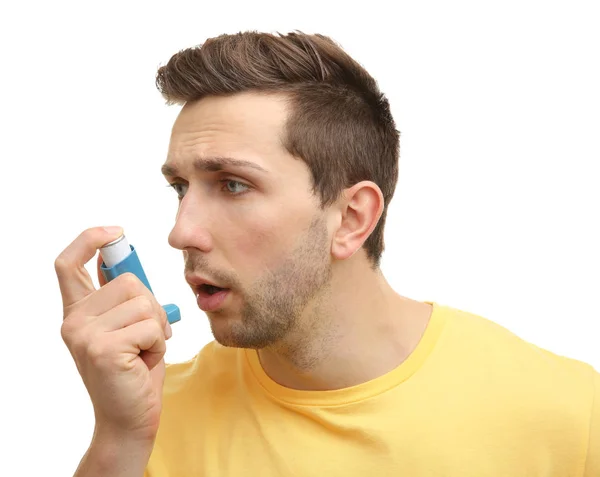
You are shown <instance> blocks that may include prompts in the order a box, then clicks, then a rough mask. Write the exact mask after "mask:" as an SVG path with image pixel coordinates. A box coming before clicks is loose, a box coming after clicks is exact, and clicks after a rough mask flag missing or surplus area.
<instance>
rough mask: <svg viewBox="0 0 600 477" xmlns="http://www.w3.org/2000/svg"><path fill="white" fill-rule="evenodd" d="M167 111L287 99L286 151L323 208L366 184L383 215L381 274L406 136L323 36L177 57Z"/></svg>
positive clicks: (250, 39)
mask: <svg viewBox="0 0 600 477" xmlns="http://www.w3.org/2000/svg"><path fill="white" fill-rule="evenodd" d="M156 86H157V88H158V89H159V91H160V92H161V94H162V95H163V97H164V98H165V99H166V101H167V104H185V103H186V102H191V101H196V100H199V99H201V98H203V97H206V96H229V95H234V94H236V93H242V92H252V91H255V92H262V93H285V94H286V96H287V97H288V99H289V101H290V103H289V104H290V112H289V114H288V118H287V121H286V124H285V125H284V137H283V145H284V147H285V148H286V149H287V151H288V152H289V153H290V154H291V155H292V156H294V157H297V158H299V159H301V160H303V161H304V162H305V163H306V164H307V166H308V168H309V170H310V172H311V175H312V187H313V193H315V194H318V197H319V198H320V201H321V207H322V208H325V207H327V206H328V205H331V204H333V203H334V202H335V201H336V200H337V199H338V198H339V197H340V194H341V193H342V192H343V191H344V189H346V188H348V187H352V186H353V185H354V184H356V183H358V182H360V181H363V180H368V181H372V182H374V183H375V184H377V186H379V188H380V189H381V191H382V193H383V198H384V209H383V213H382V215H381V218H380V219H379V222H378V224H377V226H376V227H375V229H374V230H373V232H372V233H371V235H370V236H369V237H368V238H367V240H366V241H365V243H364V244H363V247H364V249H365V251H366V254H367V257H368V259H369V260H370V262H371V264H372V268H373V269H376V268H379V266H380V261H381V255H382V253H383V250H384V240H383V229H384V226H385V218H386V214H387V208H388V205H389V203H390V201H391V199H392V197H393V195H394V190H395V188H396V182H397V180H398V158H399V138H400V132H399V131H397V130H396V126H395V123H394V120H393V118H392V114H391V111H390V106H389V103H388V100H387V98H386V97H385V95H384V94H382V93H381V92H380V91H379V87H378V85H377V82H376V81H375V80H374V79H373V77H371V75H369V73H368V72H367V71H366V70H365V69H364V68H363V67H362V66H361V65H360V64H359V63H357V62H356V61H355V60H353V59H352V58H351V57H350V56H349V55H348V54H347V53H346V52H345V51H344V50H343V49H342V48H341V47H340V46H339V45H338V44H337V43H335V42H334V41H333V40H332V39H330V38H329V37H326V36H324V35H319V34H315V35H309V34H304V33H302V32H293V33H288V34H286V35H281V34H279V33H278V34H277V35H275V34H270V33H259V32H255V31H247V32H240V33H237V34H231V35H220V36H217V37H214V38H210V39H208V40H206V41H205V42H204V43H203V44H201V45H198V46H195V47H192V48H187V49H185V50H182V51H179V52H178V53H176V54H175V55H173V56H172V57H171V59H170V60H169V61H168V63H167V64H166V65H164V66H161V67H160V68H159V69H158V72H157V74H156Z"/></svg>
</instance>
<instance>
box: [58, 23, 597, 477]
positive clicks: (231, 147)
mask: <svg viewBox="0 0 600 477" xmlns="http://www.w3.org/2000/svg"><path fill="white" fill-rule="evenodd" d="M157 85H158V87H159V89H160V91H161V92H162V94H163V96H164V97H165V98H166V99H167V100H168V102H170V103H178V104H183V105H184V106H183V108H182V110H181V113H180V115H179V116H178V118H177V120H176V122H175V125H174V127H173V131H172V136H171V142H170V147H169V153H168V157H167V160H166V162H165V164H164V165H163V169H162V171H163V174H164V175H165V177H166V179H167V180H168V182H169V183H170V184H172V186H173V188H174V189H175V191H176V193H177V195H178V198H179V208H178V212H177V218H176V222H175V225H174V228H173V230H172V232H171V234H170V236H169V243H170V244H171V245H172V246H173V247H175V248H178V249H180V250H182V251H183V256H184V260H185V279H186V280H187V282H188V283H189V285H190V287H191V289H192V290H193V292H194V293H195V294H196V295H197V297H198V305H199V307H200V308H201V309H202V310H204V311H205V312H206V315H207V316H208V319H209V321H210V325H211V328H212V331H213V334H214V337H215V341H214V342H212V343H211V344H209V345H207V346H206V347H205V348H204V349H203V350H202V351H200V352H199V353H198V355H197V356H196V357H194V359H192V360H190V361H188V362H185V363H179V364H172V365H169V366H167V367H166V377H165V364H164V361H163V355H164V352H165V339H168V338H169V337H170V336H171V330H170V327H169V325H168V323H167V322H166V317H165V314H164V311H163V310H162V308H161V307H160V306H159V305H158V303H157V302H156V300H155V299H154V297H153V296H152V295H151V294H150V293H149V292H148V290H147V289H146V288H145V287H144V286H143V285H142V284H141V283H140V282H139V280H137V278H135V277H133V276H131V275H123V276H121V277H119V278H117V279H116V280H113V281H111V282H110V283H104V282H103V280H102V277H100V280H101V284H102V285H103V286H101V288H100V289H99V290H95V289H94V286H93V284H92V281H91V279H90V277H89V276H88V275H87V273H86V272H85V268H84V264H85V263H86V262H87V261H89V260H90V259H91V258H92V257H93V256H94V254H95V253H96V250H97V249H98V248H99V247H101V246H102V245H103V244H105V243H107V242H109V241H111V240H114V239H115V238H117V237H118V236H119V235H120V233H121V231H120V230H119V229H118V228H117V229H116V230H110V229H104V228H94V229H89V230H87V231H85V232H84V233H83V234H81V235H80V236H79V237H78V238H77V239H76V240H75V241H74V242H73V243H72V244H71V245H70V246H69V247H67V248H66V249H65V250H64V251H63V252H62V253H61V255H60V256H59V257H58V258H57V260H56V264H55V266H56V271H57V275H58V278H59V282H60V287H61V293H62V296H63V303H64V316H65V318H64V322H63V326H62V336H63V339H64V340H65V342H66V344H67V346H68V347H69V349H70V350H71V352H72V354H73V357H74V359H75V361H76V363H77V366H78V369H79V372H80V373H81V376H82V378H83V380H84V382H85V384H86V386H87V389H88V391H89V393H90V396H91V399H92V402H93V404H94V411H95V417H96V429H95V432H94V438H93V440H92V443H91V445H90V448H89V450H88V452H87V453H86V455H85V456H84V458H83V460H82V462H81V464H80V466H79V468H78V470H77V473H76V475H78V476H95V475H111V476H113V477H119V476H127V477H134V476H138V477H139V476H142V475H146V476H150V477H158V476H160V477H168V476H171V477H175V476H217V475H218V476H240V475H256V476H266V477H268V476H285V475H290V476H291V475H294V476H316V475H326V476H333V475H340V476H341V475H344V476H348V475H357V476H358V475H361V476H362V475H368V474H369V473H372V475H410V476H411V477H422V476H461V477H465V476H477V477H481V476H507V475H510V476H512V477H514V476H528V477H532V476H538V475H539V476H542V475H543V476H546V477H549V476H555V477H559V476H560V477H564V476H567V475H568V476H585V477H592V476H595V477H598V476H599V475H600V374H598V373H597V372H596V371H595V370H594V369H593V368H592V367H591V366H590V365H587V364H585V363H582V362H579V361H576V360H573V359H568V358H565V357H560V356H557V355H555V354H552V353H551V352H549V351H545V350H542V349H540V348H538V347H536V346H534V345H532V344H529V343H527V342H524V341H523V340H521V339H519V338H518V337H517V336H515V335H514V334H512V333H510V332H509V331H507V330H505V329H504V328H502V327H500V326H498V325H496V324H494V323H492V322H490V321H488V320H486V319H484V318H482V317H478V316H475V315H473V314H470V313H467V312H463V311H460V310H456V309H452V308H449V307H446V306H442V305H439V304H437V303H433V302H425V303H423V302H418V301H415V300H411V299H409V298H406V297H403V296H401V295H399V294H398V293H396V292H395V291H394V290H393V289H392V288H391V287H390V285H389V284H388V283H387V281H386V279H385V278H384V276H383V275H382V273H381V271H380V269H379V261H380V257H381V254H382V251H383V227H384V223H385V216H386V210H387V206H388V204H389V203H390V200H391V199H392V196H393V193H394V189H395V185H396V180H397V175H398V140H399V135H398V132H397V130H396V128H395V124H394V121H393V119H392V117H391V114H390V109H389V105H388V102H387V100H386V98H385V96H384V95H382V94H381V92H380V91H379V89H378V87H377V84H376V83H375V81H374V80H373V78H371V76H369V74H368V73H367V72H366V71H365V70H364V69H363V68H361V67H360V66H359V65H358V64H357V63H356V62H355V61H354V60H352V59H351V58H350V57H349V56H348V55H347V54H345V53H344V52H343V50H342V49H340V48H339V47H338V46H337V45H336V44H335V43H334V42H332V41H331V40H329V39H328V38H326V37H323V36H319V35H304V34H300V33H294V34H289V35H285V36H275V35H268V34H259V33H240V34H237V35H223V36H220V37H217V38H214V39H211V40H209V41H207V42H206V43H205V44H204V45H202V46H201V47H198V48H191V49H187V50H185V51H182V52H179V53H178V54H176V55H174V56H173V57H172V58H171V60H170V61H169V63H168V64H167V65H166V66H164V67H162V68H160V70H159V72H158V75H157Z"/></svg>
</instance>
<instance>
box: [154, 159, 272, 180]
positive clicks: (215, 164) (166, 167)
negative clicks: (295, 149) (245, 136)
mask: <svg viewBox="0 0 600 477" xmlns="http://www.w3.org/2000/svg"><path fill="white" fill-rule="evenodd" d="M193 165H194V169H195V170H196V171H200V172H218V171H222V170H223V169H224V168H225V167H227V166H229V167H245V168H250V169H255V170H257V171H261V172H264V173H268V172H269V171H267V170H266V169H264V168H263V167H261V166H259V165H258V164H256V163H255V162H252V161H245V160H242V159H234V158H232V157H198V158H196V159H194V162H193ZM161 172H162V173H163V175H164V176H169V177H175V176H177V175H178V174H179V172H178V170H177V168H176V167H175V166H173V165H171V164H169V163H168V162H167V163H165V164H163V166H162V168H161Z"/></svg>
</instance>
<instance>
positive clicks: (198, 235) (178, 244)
mask: <svg viewBox="0 0 600 477" xmlns="http://www.w3.org/2000/svg"><path fill="white" fill-rule="evenodd" d="M207 213H208V211H207V208H204V207H201V206H200V203H199V202H198V200H197V199H195V198H194V197H193V196H192V195H191V194H190V193H189V191H188V193H187V194H186V195H185V197H183V199H182V200H181V202H180V203H179V209H178V211H177V217H176V219H175V225H174V226H173V228H172V229H171V233H170V234H169V245H171V247H173V248H176V249H179V250H185V249H188V248H195V249H198V250H202V251H203V252H210V250H211V249H212V236H211V234H210V232H209V230H208V224H209V223H210V219H209V217H208V216H207Z"/></svg>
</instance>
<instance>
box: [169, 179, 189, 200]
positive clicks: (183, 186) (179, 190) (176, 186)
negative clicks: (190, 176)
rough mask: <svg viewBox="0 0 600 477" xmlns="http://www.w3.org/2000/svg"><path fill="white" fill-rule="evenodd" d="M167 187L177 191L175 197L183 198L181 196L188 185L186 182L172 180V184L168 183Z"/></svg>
mask: <svg viewBox="0 0 600 477" xmlns="http://www.w3.org/2000/svg"><path fill="white" fill-rule="evenodd" d="M168 187H171V188H173V190H174V191H175V192H177V197H178V198H179V200H181V199H183V196H184V195H185V191H186V190H187V188H188V186H187V185H186V184H181V183H179V182H174V183H173V184H169V185H168Z"/></svg>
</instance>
